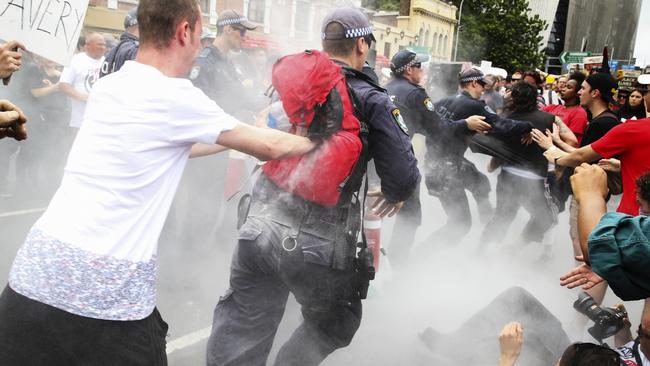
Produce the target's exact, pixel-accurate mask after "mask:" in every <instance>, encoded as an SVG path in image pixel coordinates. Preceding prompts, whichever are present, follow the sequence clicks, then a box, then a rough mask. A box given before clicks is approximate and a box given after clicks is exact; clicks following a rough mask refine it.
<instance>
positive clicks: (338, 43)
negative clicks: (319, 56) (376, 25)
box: [322, 22, 357, 56]
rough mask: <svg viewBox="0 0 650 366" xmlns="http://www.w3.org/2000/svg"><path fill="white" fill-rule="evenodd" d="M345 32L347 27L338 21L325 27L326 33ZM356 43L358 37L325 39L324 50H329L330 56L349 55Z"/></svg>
mask: <svg viewBox="0 0 650 366" xmlns="http://www.w3.org/2000/svg"><path fill="white" fill-rule="evenodd" d="M343 32H345V29H344V28H343V25H342V24H341V23H338V22H332V23H330V24H328V25H327V27H325V33H343ZM356 43H357V39H356V38H344V39H324V40H323V42H322V46H323V51H325V52H327V53H328V54H329V55H330V56H347V55H349V54H350V52H352V50H353V49H354V46H355V44H356Z"/></svg>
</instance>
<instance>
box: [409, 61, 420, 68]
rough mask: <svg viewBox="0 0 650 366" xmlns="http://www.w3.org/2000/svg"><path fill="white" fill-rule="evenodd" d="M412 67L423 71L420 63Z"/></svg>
mask: <svg viewBox="0 0 650 366" xmlns="http://www.w3.org/2000/svg"><path fill="white" fill-rule="evenodd" d="M411 67H415V68H416V69H421V68H422V64H421V63H419V62H418V63H415V64H413V65H411Z"/></svg>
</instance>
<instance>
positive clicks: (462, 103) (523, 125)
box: [435, 91, 532, 156]
mask: <svg viewBox="0 0 650 366" xmlns="http://www.w3.org/2000/svg"><path fill="white" fill-rule="evenodd" d="M435 107H436V111H437V112H438V114H440V116H441V117H442V118H443V119H465V118H468V117H470V116H474V115H477V116H483V117H485V122H487V123H488V124H490V125H491V126H492V129H491V130H490V132H489V134H490V135H492V136H495V137H499V138H512V137H513V136H522V135H524V134H526V133H529V132H530V131H531V130H532V125H531V124H530V123H529V122H526V121H517V120H512V119H509V118H505V117H502V116H500V115H498V114H496V112H494V111H493V110H492V109H491V108H490V107H489V106H488V105H486V104H485V102H484V101H482V100H479V99H475V98H473V97H472V96H471V95H470V94H469V93H468V92H467V91H462V92H460V93H459V94H458V95H456V96H454V97H450V98H446V99H443V100H441V101H439V102H438V103H436V104H435ZM467 131H468V132H467V133H466V134H465V135H455V136H450V138H455V141H453V142H451V143H447V144H446V147H447V148H446V149H445V152H446V153H447V154H448V155H451V156H463V154H464V153H465V150H467V141H466V137H468V135H471V134H472V133H473V132H471V131H469V130H467Z"/></svg>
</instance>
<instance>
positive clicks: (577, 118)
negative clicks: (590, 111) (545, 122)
mask: <svg viewBox="0 0 650 366" xmlns="http://www.w3.org/2000/svg"><path fill="white" fill-rule="evenodd" d="M542 110H543V111H544V112H548V113H550V114H553V115H555V116H558V117H560V118H561V119H562V121H563V122H564V124H565V125H566V126H567V127H569V129H570V130H571V131H572V132H573V133H574V134H575V135H576V138H577V139H578V145H580V142H581V141H582V136H583V135H584V134H585V129H586V128H587V112H586V111H585V110H584V108H582V107H581V106H575V107H570V108H567V107H565V106H563V105H560V104H551V105H547V106H546V107H544V108H542Z"/></svg>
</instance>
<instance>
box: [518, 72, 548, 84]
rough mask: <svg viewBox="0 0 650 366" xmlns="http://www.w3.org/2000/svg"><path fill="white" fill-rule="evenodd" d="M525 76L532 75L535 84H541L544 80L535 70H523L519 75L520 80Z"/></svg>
mask: <svg viewBox="0 0 650 366" xmlns="http://www.w3.org/2000/svg"><path fill="white" fill-rule="evenodd" d="M526 76H530V77H532V78H533V79H534V80H535V84H537V85H542V84H543V83H544V81H543V80H542V76H541V75H540V74H539V73H538V72H537V71H535V70H529V71H526V72H524V73H523V74H522V75H521V79H522V80H523V79H525V78H526Z"/></svg>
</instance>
